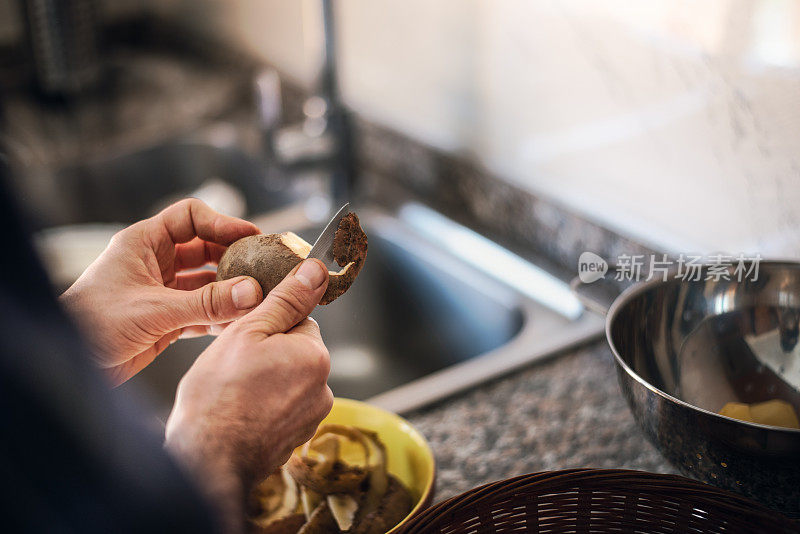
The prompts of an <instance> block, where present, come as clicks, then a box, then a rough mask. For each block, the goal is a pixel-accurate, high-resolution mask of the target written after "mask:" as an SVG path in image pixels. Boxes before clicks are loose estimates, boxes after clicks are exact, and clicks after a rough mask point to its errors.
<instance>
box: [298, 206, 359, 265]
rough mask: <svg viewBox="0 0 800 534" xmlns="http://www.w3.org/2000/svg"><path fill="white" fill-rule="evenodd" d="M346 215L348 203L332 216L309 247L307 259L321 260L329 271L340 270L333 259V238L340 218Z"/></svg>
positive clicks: (348, 210)
mask: <svg viewBox="0 0 800 534" xmlns="http://www.w3.org/2000/svg"><path fill="white" fill-rule="evenodd" d="M348 213H350V203H349V202H348V203H346V204H345V205H344V206H342V207H341V208H340V209H339V211H337V212H336V215H334V216H333V219H331V221H330V222H329V223H328V225H327V226H326V227H325V229H324V230H323V231H322V233H321V234H320V235H319V237H318V238H317V240H316V241H315V242H314V246H313V247H311V252H309V253H308V257H309V258H317V259H319V260H322V263H324V264H325V266H326V267H328V270H330V271H338V270H339V269H341V267H340V266H339V265H338V264H337V263H336V260H334V259H333V238H334V237H335V236H336V230H338V229H339V223H340V222H341V221H342V217H344V216H345V215H347V214H348Z"/></svg>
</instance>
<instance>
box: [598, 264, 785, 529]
mask: <svg viewBox="0 0 800 534" xmlns="http://www.w3.org/2000/svg"><path fill="white" fill-rule="evenodd" d="M708 274H710V273H709V271H708V269H707V268H704V270H703V272H702V274H701V280H700V281H684V280H680V279H670V280H668V281H666V282H664V281H660V280H655V281H652V282H648V283H643V284H639V285H636V286H633V287H631V288H629V289H628V290H627V291H625V292H624V293H622V295H620V296H619V297H618V298H617V299H616V300H615V301H614V303H613V304H612V306H611V307H610V309H609V311H608V315H607V318H606V335H607V337H608V342H609V344H610V345H611V349H612V351H613V353H614V357H615V358H616V364H617V374H618V377H619V382H620V385H621V387H622V391H623V394H624V395H625V398H626V399H627V400H628V404H629V405H630V407H631V410H632V411H633V414H634V416H635V418H636V420H637V421H638V423H639V424H640V425H641V427H642V428H643V429H644V432H645V434H646V435H647V436H648V438H649V439H650V440H651V441H652V442H653V443H654V444H655V445H656V446H657V447H658V448H659V449H660V450H661V452H662V453H663V454H664V455H665V456H666V457H667V458H668V459H669V460H670V461H671V462H672V463H673V464H674V465H675V466H676V467H677V468H678V469H679V470H681V471H682V472H683V473H684V474H686V475H687V476H691V477H693V478H695V479H698V480H701V481H703V482H707V483H710V484H714V485H716V486H720V487H723V488H727V489H730V490H734V491H737V492H739V493H742V494H744V495H746V496H748V497H751V498H753V499H756V500H758V501H761V502H763V503H765V504H767V505H769V506H771V507H773V508H775V509H777V510H780V511H782V512H784V513H786V514H787V515H790V516H792V517H800V430H795V429H789V428H782V427H776V426H767V425H761V424H755V423H748V422H744V421H739V420H737V419H732V418H729V417H724V416H722V415H719V414H718V413H717V412H718V411H719V410H720V409H721V408H722V407H723V406H724V405H725V404H726V403H727V402H731V401H738V402H745V403H755V402H761V401H766V400H771V399H782V400H784V401H786V402H788V403H790V404H792V405H793V406H794V409H795V410H796V411H797V413H800V346H799V345H798V333H800V264H796V263H781V262H763V261H762V262H761V263H760V265H759V273H758V278H757V280H755V281H752V280H744V281H741V282H739V281H737V280H736V276H735V275H734V273H732V272H731V273H730V274H731V275H732V276H731V280H725V279H719V280H714V279H713V276H712V277H711V278H712V279H711V280H704V278H706V275H708Z"/></svg>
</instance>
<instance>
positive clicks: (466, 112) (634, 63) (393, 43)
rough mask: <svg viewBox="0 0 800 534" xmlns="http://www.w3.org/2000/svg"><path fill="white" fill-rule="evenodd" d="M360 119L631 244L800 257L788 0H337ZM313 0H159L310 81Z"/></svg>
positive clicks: (796, 94)
mask: <svg viewBox="0 0 800 534" xmlns="http://www.w3.org/2000/svg"><path fill="white" fill-rule="evenodd" d="M336 4H337V13H336V14H337V29H338V41H339V45H340V46H339V58H338V59H339V66H340V68H341V69H340V70H341V84H342V88H343V93H344V97H345V99H346V101H347V102H348V103H349V104H350V105H351V106H352V107H353V108H354V109H355V110H356V111H358V112H359V113H360V114H362V115H363V116H364V117H366V118H367V119H371V120H374V121H377V122H380V123H382V124H385V125H388V126H390V127H393V128H396V129H398V130H401V131H403V132H405V133H407V134H409V135H411V136H412V137H415V138H417V139H420V140H422V141H424V142H427V143H430V144H432V145H434V146H437V147H440V148H443V149H446V150H450V151H456V152H463V153H467V154H470V155H472V156H474V157H476V158H477V159H479V160H480V161H482V162H483V163H485V164H486V165H487V166H488V167H489V168H490V169H492V170H494V171H495V172H496V173H497V174H499V175H500V176H502V177H505V178H507V179H509V180H511V181H514V182H516V183H518V184H521V185H522V186H524V187H526V188H528V189H530V190H531V191H533V192H535V193H537V194H539V195H541V196H543V197H546V198H550V199H552V200H555V201H556V202H559V203H562V204H564V205H565V206H567V207H569V208H572V209H575V210H577V211H579V212H581V213H583V214H584V215H587V216H588V217H590V218H592V219H595V220H596V221H598V222H600V223H602V224H604V225H606V226H608V227H610V228H611V229H614V230H617V231H619V232H621V233H624V234H626V235H628V236H631V237H634V238H636V239H639V240H641V241H643V242H645V243H646V244H650V245H654V246H656V247H659V248H665V249H668V250H671V251H674V252H705V253H711V252H718V251H725V252H730V253H739V252H746V253H754V252H760V253H761V254H763V255H769V256H772V257H777V256H779V257H793V258H800V208H798V206H800V2H798V1H796V0H701V1H696V0H638V1H633V2H632V1H630V0H624V1H623V0H604V1H602V2H598V1H596V0H562V1H555V0H435V1H431V0H336ZM317 5H318V2H317V1H316V0H226V1H222V0H206V1H205V2H197V1H189V0H169V1H164V2H160V3H159V8H160V9H163V10H165V11H177V12H178V14H179V16H183V17H185V18H187V19H189V20H193V21H194V22H195V23H197V24H199V25H201V26H206V27H208V28H209V29H210V30H213V31H219V30H220V29H222V30H224V31H225V32H227V33H228V34H229V35H230V36H232V37H233V38H235V39H236V40H237V41H238V42H239V44H242V45H244V46H246V47H248V48H249V49H250V50H251V51H253V52H255V53H257V54H260V55H261V56H263V57H264V58H265V59H267V60H268V61H270V62H272V63H273V64H275V65H276V66H278V67H279V68H280V69H281V70H282V71H283V72H284V73H285V74H287V75H288V76H289V77H291V78H293V79H295V80H296V81H300V82H301V83H303V84H304V85H306V86H311V84H312V81H313V78H314V71H315V66H316V63H315V58H316V57H317V56H316V53H315V46H318V44H319V43H318V38H317V37H316V35H315V33H314V32H313V31H309V30H308V28H313V27H314V24H313V22H314V14H315V7H316V6H317Z"/></svg>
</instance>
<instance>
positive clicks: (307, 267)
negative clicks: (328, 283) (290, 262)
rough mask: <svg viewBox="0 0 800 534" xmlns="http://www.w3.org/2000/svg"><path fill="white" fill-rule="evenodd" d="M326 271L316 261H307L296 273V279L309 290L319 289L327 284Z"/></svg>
mask: <svg viewBox="0 0 800 534" xmlns="http://www.w3.org/2000/svg"><path fill="white" fill-rule="evenodd" d="M325 274H326V273H325V271H324V270H323V268H322V265H321V264H320V263H319V262H317V261H314V260H305V261H304V262H303V263H301V264H300V268H299V269H297V272H296V273H294V277H295V278H297V280H298V281H299V282H300V283H301V284H303V285H304V286H306V287H307V288H308V289H317V288H318V287H319V286H321V285H322V284H323V283H324V282H325Z"/></svg>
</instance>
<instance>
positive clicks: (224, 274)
mask: <svg viewBox="0 0 800 534" xmlns="http://www.w3.org/2000/svg"><path fill="white" fill-rule="evenodd" d="M310 252H311V245H310V244H309V243H307V242H306V241H305V240H303V239H302V238H301V237H300V236H298V235H297V234H294V233H293V232H284V233H282V234H259V235H253V236H249V237H245V238H242V239H240V240H238V241H236V242H235V243H233V244H232V245H231V246H230V247H228V250H226V251H225V254H223V255H222V258H221V259H220V261H219V266H218V267H217V280H227V279H229V278H233V277H235V276H252V277H253V278H255V279H256V280H257V281H258V283H259V284H261V289H262V291H263V292H264V295H265V296H266V295H267V293H269V292H270V291H272V289H273V288H274V287H275V286H277V285H278V283H280V281H281V280H283V279H284V278H285V277H286V275H287V274H289V273H290V272H291V270H292V269H294V268H295V266H297V264H298V263H300V262H301V261H303V260H304V259H306V258H307V257H308V254H309V253H310ZM333 257H334V259H335V260H336V263H337V264H338V265H339V266H340V267H342V269H341V270H339V271H337V272H333V271H329V272H328V276H329V279H328V289H327V290H326V291H325V294H324V295H323V296H322V300H321V301H320V304H330V303H331V302H333V301H334V300H336V299H337V298H338V297H340V296H342V295H343V294H344V292H345V291H347V290H348V289H349V288H350V286H351V285H352V284H353V282H354V281H355V279H356V277H357V276H358V273H359V272H360V271H361V268H362V267H363V266H364V261H365V260H366V257H367V236H366V234H364V231H363V230H362V229H361V225H360V224H359V220H358V216H357V215H356V214H355V213H348V214H347V215H345V216H344V217H343V218H342V220H341V221H340V222H339V228H338V229H337V230H336V235H335V237H334V240H333Z"/></svg>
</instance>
